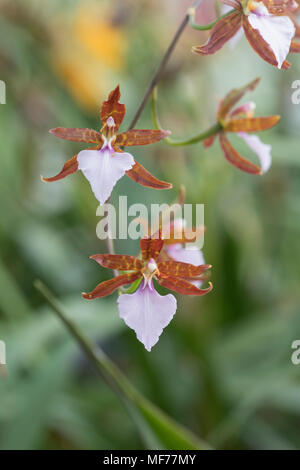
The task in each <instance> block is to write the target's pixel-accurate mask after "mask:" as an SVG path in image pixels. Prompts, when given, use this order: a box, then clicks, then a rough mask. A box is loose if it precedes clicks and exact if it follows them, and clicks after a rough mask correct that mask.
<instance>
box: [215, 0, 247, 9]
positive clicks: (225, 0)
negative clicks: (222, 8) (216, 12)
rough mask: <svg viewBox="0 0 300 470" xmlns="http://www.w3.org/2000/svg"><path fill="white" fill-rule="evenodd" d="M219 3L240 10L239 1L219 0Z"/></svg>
mask: <svg viewBox="0 0 300 470" xmlns="http://www.w3.org/2000/svg"><path fill="white" fill-rule="evenodd" d="M220 2H221V3H224V5H228V6H229V7H232V8H235V9H236V10H242V6H241V2H240V0H220Z"/></svg>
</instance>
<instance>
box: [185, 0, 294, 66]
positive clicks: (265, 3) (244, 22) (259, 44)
mask: <svg viewBox="0 0 300 470" xmlns="http://www.w3.org/2000/svg"><path fill="white" fill-rule="evenodd" d="M221 2H222V3H223V4H225V5H228V6H230V7H232V8H233V10H232V13H229V14H228V15H227V16H225V17H223V18H221V19H220V20H219V21H218V22H217V23H216V24H215V26H214V27H213V28H212V30H211V33H210V36H209V39H208V41H207V43H206V44H205V45H202V46H195V47H193V52H195V53H197V54H200V55H209V54H215V53H216V52H217V51H218V50H220V49H221V48H222V47H223V45H224V44H225V43H226V42H228V41H230V40H231V39H232V38H233V37H234V36H235V35H236V34H237V33H238V32H239V30H240V28H243V30H244V33H245V35H246V38H247V39H248V41H249V43H250V45H251V46H252V48H253V49H254V50H255V52H257V54H258V55H259V56H260V57H261V58H262V59H263V60H265V61H266V62H268V63H269V64H271V65H273V66H276V67H278V68H279V69H281V68H282V69H288V68H289V67H290V63H289V62H287V61H286V58H287V56H288V54H289V53H290V52H298V53H299V52H300V44H297V43H296V42H294V41H293V38H294V36H295V33H296V28H295V26H294V23H293V21H292V20H291V18H290V17H289V15H290V13H291V11H293V10H294V8H295V2H294V0H258V1H254V0H221Z"/></svg>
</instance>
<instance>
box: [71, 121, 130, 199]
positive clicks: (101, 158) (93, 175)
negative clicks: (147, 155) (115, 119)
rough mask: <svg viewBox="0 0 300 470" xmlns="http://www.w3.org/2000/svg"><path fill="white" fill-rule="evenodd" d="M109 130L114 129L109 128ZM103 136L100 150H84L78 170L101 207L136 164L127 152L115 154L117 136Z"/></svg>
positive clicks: (81, 153) (79, 158)
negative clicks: (114, 145) (114, 146)
mask: <svg viewBox="0 0 300 470" xmlns="http://www.w3.org/2000/svg"><path fill="white" fill-rule="evenodd" d="M107 129H113V128H110V127H108V128H107ZM102 136H103V145H102V147H101V149H100V150H82V151H81V152H79V154H78V156H77V161H78V169H79V170H81V171H82V173H83V174H84V176H85V177H86V179H87V180H88V181H89V183H90V185H91V188H92V191H93V193H94V194H95V197H96V198H97V199H98V201H99V202H100V205H103V204H105V202H106V201H107V200H108V199H109V197H110V195H111V192H112V190H113V188H114V186H115V184H116V183H117V182H118V181H119V179H121V178H122V177H123V176H124V174H125V173H126V171H128V170H130V169H131V168H132V167H133V166H134V164H135V161H134V158H133V156H132V155H131V154H130V153H127V152H115V150H114V148H113V141H114V139H115V136H114V135H113V136H111V137H109V138H108V137H105V136H104V135H102Z"/></svg>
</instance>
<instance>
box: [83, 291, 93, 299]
mask: <svg viewBox="0 0 300 470" xmlns="http://www.w3.org/2000/svg"><path fill="white" fill-rule="evenodd" d="M81 297H82V298H83V299H84V300H92V296H91V294H88V293H87V292H81Z"/></svg>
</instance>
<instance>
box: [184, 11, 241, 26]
mask: <svg viewBox="0 0 300 470" xmlns="http://www.w3.org/2000/svg"><path fill="white" fill-rule="evenodd" d="M234 11H235V10H230V11H229V12H227V13H225V14H224V15H221V16H219V17H218V18H217V19H216V20H215V21H213V22H212V23H209V24H206V25H201V24H198V23H196V22H195V15H196V10H195V8H194V7H191V8H189V10H188V15H189V24H190V26H191V28H193V29H196V30H198V31H208V30H210V29H212V28H213V27H214V26H215V25H216V24H217V23H218V21H220V20H222V19H223V18H226V16H229V15H231V13H233V12H234Z"/></svg>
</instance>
